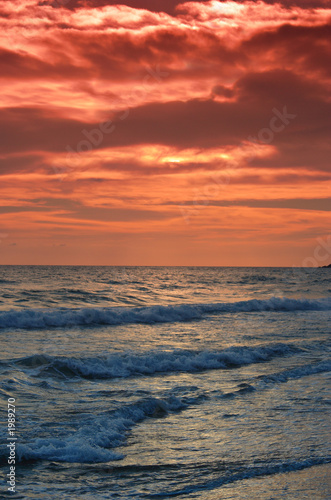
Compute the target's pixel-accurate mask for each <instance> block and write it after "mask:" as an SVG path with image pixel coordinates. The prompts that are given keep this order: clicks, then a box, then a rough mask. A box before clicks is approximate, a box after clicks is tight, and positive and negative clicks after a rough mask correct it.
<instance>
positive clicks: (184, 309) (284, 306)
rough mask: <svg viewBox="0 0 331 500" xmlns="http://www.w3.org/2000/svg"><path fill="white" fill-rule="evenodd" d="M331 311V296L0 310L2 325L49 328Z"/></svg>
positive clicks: (0, 323)
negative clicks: (247, 314)
mask: <svg viewBox="0 0 331 500" xmlns="http://www.w3.org/2000/svg"><path fill="white" fill-rule="evenodd" d="M323 310H331V299H330V298H321V299H289V298H286V297H284V298H279V297H272V298H269V299H265V300H258V299H253V300H245V301H239V302H218V303H214V304H204V303H199V304H177V305H164V306H162V305H154V306H148V307H147V306H145V307H103V308H93V307H88V308H82V309H69V308H54V309H24V310H11V311H1V312H0V328H42V329H43V328H50V327H72V326H79V325H81V326H83V325H120V324H129V323H147V324H153V323H171V322H177V321H189V320H194V319H201V318H202V317H203V316H204V315H205V314H217V313H238V312H239V313H240V312H259V311H274V312H277V311H323Z"/></svg>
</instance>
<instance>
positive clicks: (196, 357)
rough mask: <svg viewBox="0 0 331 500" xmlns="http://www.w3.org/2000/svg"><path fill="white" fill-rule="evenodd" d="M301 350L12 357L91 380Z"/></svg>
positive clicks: (231, 363)
mask: <svg viewBox="0 0 331 500" xmlns="http://www.w3.org/2000/svg"><path fill="white" fill-rule="evenodd" d="M301 351H302V350H301V349H300V348H299V347H297V346H295V345H291V344H282V343H279V344H269V345H266V346H256V347H248V346H238V347H229V348H227V349H223V350H220V351H192V350H182V349H176V350H173V351H149V352H147V353H134V352H130V351H129V352H124V353H112V354H109V355H108V356H99V357H94V358H92V357H82V358H75V357H64V356H49V355H33V356H28V357H25V358H21V359H18V360H13V361H12V362H14V364H15V365H16V366H20V367H22V368H23V369H24V368H26V369H28V370H31V369H34V370H35V373H34V375H35V376H38V377H40V376H60V377H74V376H79V377H82V378H88V379H111V378H118V377H122V378H127V377H132V376H136V375H153V374H155V373H169V372H193V373H194V372H198V371H205V370H215V369H226V368H234V367H238V366H243V365H248V364H252V363H262V362H265V361H269V360H271V359H273V358H274V357H277V356H286V355H292V354H296V353H298V352H301Z"/></svg>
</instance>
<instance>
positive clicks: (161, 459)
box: [0, 266, 331, 500]
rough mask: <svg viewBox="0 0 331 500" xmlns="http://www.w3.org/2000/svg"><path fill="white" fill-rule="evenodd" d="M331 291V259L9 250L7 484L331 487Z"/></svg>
mask: <svg viewBox="0 0 331 500" xmlns="http://www.w3.org/2000/svg"><path fill="white" fill-rule="evenodd" d="M330 292H331V269H330V268H328V269H327V268H326V269H321V268H261V267H260V268H251V267H247V268H245V267H237V268H235V267H114V266H113V267H112V266H109V267H98V266H91V267H89V266H0V337H1V355H0V377H1V415H2V417H1V420H2V425H1V452H0V460H1V473H2V482H1V485H0V486H1V491H0V498H20V499H22V498H24V499H61V500H69V499H70V500H72V499H74V500H76V499H82V500H83V499H84V500H92V499H93V500H95V499H134V500H148V499H164V498H176V499H202V500H219V499H225V500H228V499H233V500H242V499H250V500H251V499H253V500H254V499H262V500H264V499H268V500H272V499H283V498H286V499H297V500H303V499H309V500H312V499H314V500H316V499H317V500H318V499H323V500H325V499H330V498H331V487H330V473H331V441H330V409H331V406H330V401H331V400H330V370H331V359H330V358H331V356H330V354H331V353H330V346H331V342H330V319H331V293H330ZM8 405H9V406H8ZM8 408H9V413H8V415H9V418H8V425H7V412H8ZM8 426H9V427H8ZM12 459H14V463H11V464H10V463H9V461H10V460H12ZM12 483H14V486H11V484H12ZM8 488H14V489H11V490H10V489H8Z"/></svg>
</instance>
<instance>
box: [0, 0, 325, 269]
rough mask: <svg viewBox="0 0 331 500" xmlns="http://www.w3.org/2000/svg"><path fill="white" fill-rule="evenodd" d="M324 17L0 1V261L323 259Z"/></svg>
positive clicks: (268, 9)
mask: <svg viewBox="0 0 331 500" xmlns="http://www.w3.org/2000/svg"><path fill="white" fill-rule="evenodd" d="M330 27H331V2H330V1H323V0H307V1H304V0H303V1H287V0H283V1H281V2H278V3H275V2H273V1H272V0H268V1H264V2H263V1H257V2H251V1H244V2H240V1H229V2H221V1H216V0H214V1H198V2H186V3H183V2H182V3H181V2H180V1H178V0H137V1H134V0H127V1H123V2H122V3H121V4H119V3H117V2H113V1H109V0H95V1H92V0H54V1H53V0H50V1H42V0H0V65H1V68H0V81H1V92H0V99H1V110H0V135H1V141H0V195H1V201H0V263H1V264H47V265H52V264H56V265H58V264H68V265H69V264H70V265H72V264H77V265H190V266H192V265H202V266H208V265H212V266H308V265H313V266H316V265H325V264H328V263H329V262H330V261H331V241H330V209H331V198H330V180H331V175H330V149H331V144H330V128H331V126H330V117H331V99H330V83H331V65H330V60H331V59H330V58H331V36H330V35H331V30H330ZM323 242H324V243H323ZM325 242H326V243H325ZM322 248H324V251H320V250H321V249H322Z"/></svg>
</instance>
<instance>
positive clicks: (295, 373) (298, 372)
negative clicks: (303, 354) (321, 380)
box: [258, 359, 331, 384]
mask: <svg viewBox="0 0 331 500" xmlns="http://www.w3.org/2000/svg"><path fill="white" fill-rule="evenodd" d="M329 371H331V360H329V359H327V360H324V361H320V362H319V363H312V364H309V365H303V366H298V367H296V368H292V369H289V370H284V371H282V372H279V373H272V374H270V375H262V376H260V377H258V378H259V379H260V380H261V381H262V382H264V383H267V384H268V383H281V382H287V381H288V380H293V379H298V378H301V377H309V376H310V375H316V374H317V373H323V372H329Z"/></svg>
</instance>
